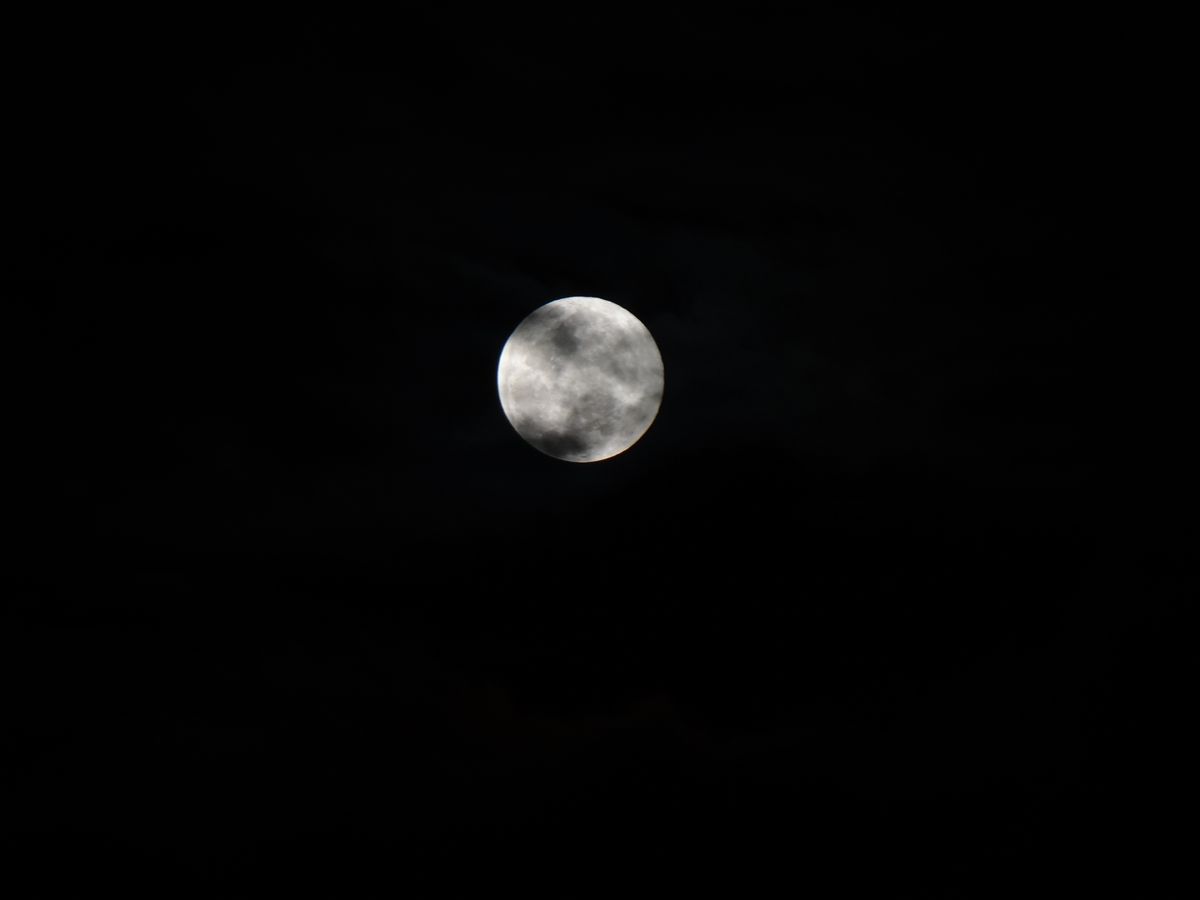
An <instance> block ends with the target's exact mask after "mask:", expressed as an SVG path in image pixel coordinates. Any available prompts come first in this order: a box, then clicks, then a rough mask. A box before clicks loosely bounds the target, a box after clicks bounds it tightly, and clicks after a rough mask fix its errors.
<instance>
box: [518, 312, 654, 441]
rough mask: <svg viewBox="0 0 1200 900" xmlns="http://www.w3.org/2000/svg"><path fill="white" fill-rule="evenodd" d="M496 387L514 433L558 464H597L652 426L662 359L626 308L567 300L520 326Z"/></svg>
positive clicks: (652, 340)
mask: <svg viewBox="0 0 1200 900" xmlns="http://www.w3.org/2000/svg"><path fill="white" fill-rule="evenodd" d="M496 383H497V387H498V388H499V389H500V406H501V407H502V408H503V409H504V415H506V416H508V421H509V422H510V423H512V427H513V428H515V429H516V430H517V434H519V435H521V437H523V438H525V440H527V441H528V442H529V443H531V444H533V446H535V447H537V449H539V450H541V451H542V452H543V453H547V454H549V455H550V456H554V457H557V458H558V459H565V460H569V461H570V462H597V461H599V460H602V459H608V458H609V457H611V456H616V455H617V454H618V453H621V452H622V451H624V450H628V449H629V448H630V447H631V446H633V445H634V444H635V443H636V442H637V440H638V438H640V437H641V436H642V435H643V434H645V433H646V429H648V428H649V427H650V423H652V422H653V421H654V417H655V416H656V415H657V414H658V407H659V404H660V403H662V395H663V364H662V356H660V355H659V352H658V345H657V344H655V343H654V338H652V337H651V336H650V332H649V331H647V330H646V326H645V325H643V324H642V323H641V322H640V321H638V319H637V318H636V317H635V316H634V315H633V314H632V313H630V312H629V311H628V310H626V309H623V308H622V307H620V306H617V304H615V303H610V302H609V301H607V300H601V299H600V298H599V297H564V298H563V299H562V300H554V301H552V302H550V303H547V304H546V305H545V306H541V307H538V308H537V309H535V310H534V311H533V312H532V313H530V314H529V315H528V316H527V317H526V318H525V320H524V321H523V322H521V324H520V325H518V326H517V329H516V331H514V332H513V333H512V335H511V336H510V337H509V339H508V341H507V342H506V343H505V344H504V349H503V350H502V351H501V353H500V367H499V369H498V370H497V372H496Z"/></svg>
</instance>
